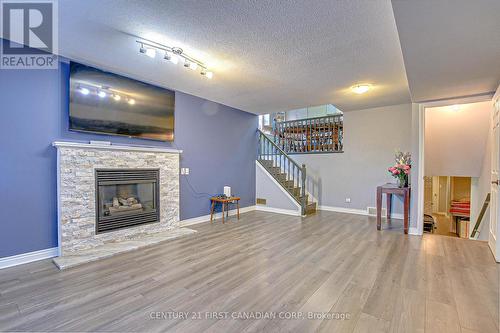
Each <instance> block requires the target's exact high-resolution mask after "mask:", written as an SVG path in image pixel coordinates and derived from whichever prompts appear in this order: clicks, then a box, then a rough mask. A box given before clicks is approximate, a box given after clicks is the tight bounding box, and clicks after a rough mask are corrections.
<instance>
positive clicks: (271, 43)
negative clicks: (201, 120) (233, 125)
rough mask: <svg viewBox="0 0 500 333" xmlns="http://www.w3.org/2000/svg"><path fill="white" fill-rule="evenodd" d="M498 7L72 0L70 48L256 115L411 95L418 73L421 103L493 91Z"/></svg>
mask: <svg viewBox="0 0 500 333" xmlns="http://www.w3.org/2000/svg"><path fill="white" fill-rule="evenodd" d="M499 6H500V1H499V0H474V1H471V0H435V1H430V0H425V1H399V0H398V1H394V2H393V3H392V4H391V1H390V0H372V1H368V0H338V1H333V0H314V1H302V0H294V1H287V0H258V1H257V0H234V1H227V0H210V1H201V0H177V1H174V0H171V1H162V0H127V1H126V0H106V1H103V0H85V1H82V0H64V1H59V15H58V17H59V49H60V54H61V55H63V56H66V57H68V58H70V59H73V60H77V61H80V62H83V63H86V64H90V65H94V66H96V67H99V68H103V69H106V70H110V71H114V72H117V73H120V74H125V75H128V76H131V77H133V78H137V79H141V80H144V81H147V82H150V83H154V84H157V85H160V86H163V87H166V88H171V89H175V90H178V91H183V92H187V93H190V94H193V95H196V96H200V97H204V98H206V99H209V100H212V101H216V102H220V103H223V104H226V105H229V106H232V107H236V108H239V109H242V110H245V111H249V112H253V113H268V112H275V111H286V110H291V109H297V108H302V107H307V106H314V105H321V104H328V103H331V104H334V105H335V106H337V107H338V108H339V109H341V110H342V111H349V110H355V109H363V108H370V107H377V106H384V105H394V104H401V103H408V102H410V100H411V99H410V91H409V88H408V80H407V77H406V75H407V73H408V76H409V82H410V87H411V94H412V96H413V100H414V101H421V100H430V99H440V98H448V97H454V96H460V95H471V94H478V93H485V92H490V91H492V90H494V88H495V85H498V81H499V79H500V46H499V44H500V43H499V42H500V37H499V33H498V31H500V19H498V13H499V12H500V8H499ZM393 7H394V11H393ZM394 13H395V14H394ZM395 15H396V17H394V16H395ZM495 15H496V16H497V17H496V18H495ZM495 19H496V20H495ZM396 22H397V23H398V25H397V26H396ZM398 30H399V31H398ZM398 32H399V35H398ZM135 36H138V37H140V38H145V39H149V40H152V41H155V42H159V43H163V44H167V45H171V46H181V47H182V48H183V49H184V50H186V51H187V52H188V53H189V54H191V55H194V56H195V57H197V58H198V59H200V60H202V61H204V62H206V63H208V64H209V65H210V66H211V67H212V69H213V72H214V79H213V80H211V81H210V80H206V79H204V78H203V77H201V76H200V75H199V74H197V73H195V72H193V71H188V70H186V69H184V68H183V67H182V66H180V65H177V66H176V65H173V64H171V63H167V62H165V61H163V60H162V59H161V57H158V58H157V59H151V58H148V57H146V56H144V55H141V54H139V52H138V45H137V44H136V43H135V41H136V39H137V38H136V37H135ZM400 40H401V41H400ZM401 45H402V46H403V51H404V52H402V50H401ZM403 54H404V61H403ZM405 65H406V69H405ZM365 82H367V83H371V84H373V89H372V90H371V91H370V92H368V93H366V94H363V95H356V94H354V93H353V92H352V91H351V90H350V89H349V88H350V87H351V86H352V85H354V84H355V83H365Z"/></svg>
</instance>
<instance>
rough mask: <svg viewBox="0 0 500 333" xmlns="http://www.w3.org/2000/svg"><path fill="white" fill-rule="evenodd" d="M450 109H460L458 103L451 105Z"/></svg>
mask: <svg viewBox="0 0 500 333" xmlns="http://www.w3.org/2000/svg"><path fill="white" fill-rule="evenodd" d="M451 110H452V111H460V105H458V104H455V105H452V106H451Z"/></svg>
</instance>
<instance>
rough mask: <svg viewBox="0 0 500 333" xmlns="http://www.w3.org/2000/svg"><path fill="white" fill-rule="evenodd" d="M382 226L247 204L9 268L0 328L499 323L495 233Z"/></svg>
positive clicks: (426, 328)
mask: <svg viewBox="0 0 500 333" xmlns="http://www.w3.org/2000/svg"><path fill="white" fill-rule="evenodd" d="M375 225H376V223H375V220H374V219H373V218H370V217H365V216H357V215H348V214H340V213H333V212H319V213H317V214H316V215H312V216H309V217H307V218H304V219H302V218H299V217H290V216H285V215H278V214H272V213H264V212H249V213H246V214H242V216H241V219H240V220H239V221H237V220H236V219H235V218H231V219H230V220H229V222H228V223H226V224H224V225H223V224H221V223H220V221H217V223H215V224H214V225H210V224H209V223H204V224H199V225H195V226H191V227H192V228H195V229H197V230H198V231H199V232H198V233H197V234H195V235H191V236H187V237H184V238H181V239H177V240H174V241H171V242H168V243H164V244H160V245H156V246H154V247H150V248H146V249H141V250H138V251H135V252H131V253H126V254H123V255H119V256H116V257H113V258H109V259H105V260H102V261H99V262H96V263H91V264H88V265H84V266H80V267H77V268H73V269H69V270H66V271H59V270H58V269H57V268H56V267H55V266H54V265H53V264H52V262H51V261H50V260H44V261H39V262H35V263H31V264H26V265H22V266H17V267H13V268H8V269H4V270H0V331H38V332H39V331H50V332H58V331H61V332H74V331H78V332H82V331H95V332H103V331H106V332H164V331H172V332H202V331H206V332H257V331H264V332H276V331H294V332H313V331H321V332H440V333H444V332H498V331H499V327H498V322H499V317H498V313H499V309H498V302H499V292H498V285H499V267H498V266H497V264H495V262H494V260H493V257H492V255H491V253H490V251H489V249H488V247H487V244H485V243H483V242H477V241H470V240H464V239H459V238H452V237H445V236H438V235H425V236H424V237H417V236H405V235H403V232H402V227H401V223H400V221H394V222H393V223H392V225H391V226H388V225H386V224H384V229H383V230H382V231H381V232H377V230H376V226H375ZM309 316H312V317H313V318H312V319H310V318H309ZM185 317H187V319H186V318H185Z"/></svg>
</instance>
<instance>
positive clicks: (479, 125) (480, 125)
mask: <svg viewBox="0 0 500 333" xmlns="http://www.w3.org/2000/svg"><path fill="white" fill-rule="evenodd" d="M491 109H492V103H491V102H489V101H487V102H479V103H470V104H462V105H460V106H459V109H458V110H454V109H453V107H450V106H444V107H434V108H426V109H425V159H424V160H425V175H426V176H465V177H479V176H481V170H482V167H483V165H482V164H483V163H484V162H486V163H489V159H488V156H489V153H490V152H489V151H487V150H488V149H487V144H488V138H489V136H490V133H489V127H490V115H491ZM487 154H488V155H487ZM485 157H486V159H485ZM478 161H479V162H478Z"/></svg>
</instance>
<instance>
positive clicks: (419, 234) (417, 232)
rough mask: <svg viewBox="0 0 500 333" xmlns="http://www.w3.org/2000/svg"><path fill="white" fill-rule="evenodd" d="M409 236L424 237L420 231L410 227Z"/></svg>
mask: <svg viewBox="0 0 500 333" xmlns="http://www.w3.org/2000/svg"><path fill="white" fill-rule="evenodd" d="M408 235H414V236H422V233H421V232H419V231H418V228H417V227H410V228H409V229H408Z"/></svg>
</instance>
